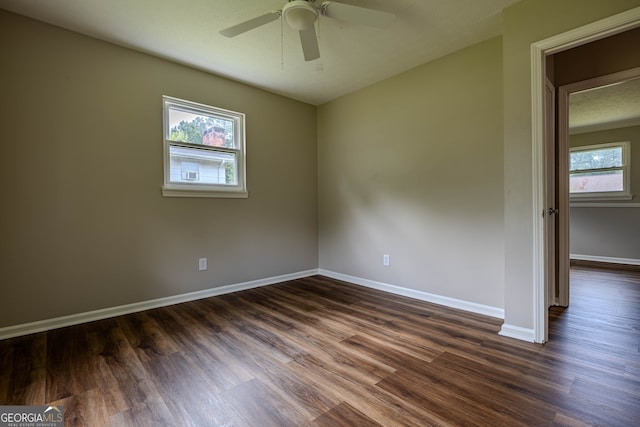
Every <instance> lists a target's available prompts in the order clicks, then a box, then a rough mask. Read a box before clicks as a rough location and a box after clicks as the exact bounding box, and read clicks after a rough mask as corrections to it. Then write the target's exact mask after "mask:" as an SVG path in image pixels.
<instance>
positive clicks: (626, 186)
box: [569, 141, 633, 202]
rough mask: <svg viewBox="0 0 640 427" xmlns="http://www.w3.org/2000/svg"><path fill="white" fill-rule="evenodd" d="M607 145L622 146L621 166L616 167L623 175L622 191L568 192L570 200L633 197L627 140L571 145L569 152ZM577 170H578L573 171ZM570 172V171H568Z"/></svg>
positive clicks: (623, 198)
mask: <svg viewBox="0 0 640 427" xmlns="http://www.w3.org/2000/svg"><path fill="white" fill-rule="evenodd" d="M609 147H622V166H621V167H620V168H616V169H622V176H623V182H622V185H623V190H622V191H601V192H592V193H571V192H570V193H569V199H570V200H571V201H572V202H582V201H597V200H603V201H609V200H631V199H633V194H631V188H630V186H631V143H630V142H629V141H622V142H608V143H605V144H594V145H582V146H577V147H571V148H570V149H569V151H570V152H575V151H591V150H597V149H601V148H609ZM575 172H579V171H575ZM569 174H571V171H569Z"/></svg>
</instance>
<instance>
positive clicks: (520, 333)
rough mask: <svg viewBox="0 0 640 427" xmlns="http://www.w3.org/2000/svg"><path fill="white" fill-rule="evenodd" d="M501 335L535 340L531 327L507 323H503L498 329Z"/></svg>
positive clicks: (522, 339) (530, 340)
mask: <svg viewBox="0 0 640 427" xmlns="http://www.w3.org/2000/svg"><path fill="white" fill-rule="evenodd" d="M499 334H500V335H502V336H503V337H509V338H515V339H517V340H521V341H528V342H535V341H536V340H535V338H536V335H535V332H534V330H533V329H527V328H522V327H520V326H514V325H508V324H506V323H504V324H503V325H502V328H501V329H500V333H499Z"/></svg>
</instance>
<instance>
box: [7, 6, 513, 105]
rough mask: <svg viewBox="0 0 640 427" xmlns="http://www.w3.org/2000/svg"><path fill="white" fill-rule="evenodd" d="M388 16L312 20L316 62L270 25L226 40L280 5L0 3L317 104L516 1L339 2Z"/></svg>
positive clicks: (471, 33)
mask: <svg viewBox="0 0 640 427" xmlns="http://www.w3.org/2000/svg"><path fill="white" fill-rule="evenodd" d="M338 2H339V3H346V4H351V5H355V6H361V7H368V8H371V9H376V10H381V11H385V12H391V13H394V14H395V15H396V19H395V21H394V22H393V24H392V25H391V26H390V27H389V28H386V29H377V28H369V27H365V26H361V25H355V24H349V23H345V22H341V21H338V20H336V19H330V18H326V17H321V18H320V21H319V23H318V24H317V25H318V35H319V45H320V53H321V57H320V59H317V60H314V61H311V62H305V61H304V59H303V57H302V50H301V48H300V40H299V37H298V34H297V32H295V31H294V30H293V29H291V28H289V27H288V26H286V25H281V21H280V20H277V21H274V22H271V23H269V24H266V25H264V26H262V27H260V28H257V29H255V30H252V31H249V32H247V33H244V34H241V35H239V36H237V37H235V38H232V39H229V38H225V37H223V36H221V35H220V34H219V33H218V32H219V31H220V30H221V29H224V28H226V27H229V26H232V25H235V24H237V23H239V22H242V21H245V20H247V19H250V18H253V17H256V16H258V15H261V14H264V13H267V12H270V11H273V10H280V9H281V8H282V7H283V6H284V4H286V0H180V1H158V0H46V1H45V0H0V8H2V9H6V10H9V11H13V12H15V13H19V14H22V15H25V16H29V17H32V18H35V19H38V20H41V21H45V22H48V23H51V24H54V25H57V26H60V27H63V28H67V29H70V30H73V31H77V32H80V33H83V34H87V35H89V36H93V37H96V38H100V39H104V40H107V41H110V42H113V43H116V44H120V45H123V46H127V47H130V48H133V49H136V50H140V51H143V52H148V53H151V54H154V55H157V56H160V57H164V58H168V59H171V60H173V61H176V62H179V63H183V64H188V65H190V66H193V67H196V68H199V69H203V70H206V71H209V72H212V73H215V74H218V75H222V76H226V77H229V78H231V79H234V80H239V81H242V82H245V83H249V84H251V85H254V86H257V87H261V88H264V89H267V90H270V91H272V92H275V93H279V94H283V95H286V96H289V97H291V98H294V99H298V100H302V101H305V102H309V103H311V104H322V103H325V102H327V101H330V100H332V99H335V98H337V97H340V96H342V95H345V94H347V93H350V92H352V91H355V90H357V89H360V88H362V87H365V86H368V85H371V84H373V83H376V82H378V81H380V80H383V79H385V78H388V77H391V76H393V75H395V74H398V73H400V72H403V71H405V70H408V69H410V68H413V67H415V66H418V65H420V64H423V63H425V62H428V61H430V60H433V59H436V58H438V57H441V56H444V55H446V54H448V53H451V52H454V51H456V50H459V49H461V48H463V47H466V46H468V45H471V44H474V43H477V42H480V41H483V40H486V39H488V38H491V37H494V36H497V35H499V34H501V32H502V13H501V12H502V10H503V9H504V8H505V7H507V6H509V5H511V4H513V3H516V2H517V0H393V1H390V0H338Z"/></svg>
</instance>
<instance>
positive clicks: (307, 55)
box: [299, 25, 320, 61]
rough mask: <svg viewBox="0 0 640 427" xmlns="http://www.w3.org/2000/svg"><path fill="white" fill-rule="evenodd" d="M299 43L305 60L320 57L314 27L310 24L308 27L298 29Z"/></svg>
mask: <svg viewBox="0 0 640 427" xmlns="http://www.w3.org/2000/svg"><path fill="white" fill-rule="evenodd" d="M299 33H300V43H301V44H302V53H303V54H304V60H305V61H313V60H314V59H318V58H320V48H319V47H318V37H317V36H316V27H315V26H313V25H312V26H311V27H309V29H307V30H304V31H299Z"/></svg>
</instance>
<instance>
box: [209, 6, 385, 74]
mask: <svg viewBox="0 0 640 427" xmlns="http://www.w3.org/2000/svg"><path fill="white" fill-rule="evenodd" d="M320 16H326V17H327V18H335V19H339V20H341V21H345V22H351V23H354V24H361V25H367V26H371V27H378V28H385V27H387V26H389V25H390V24H391V22H393V20H394V18H395V15H394V14H392V13H388V12H381V11H379V10H373V9H368V8H365V7H360V6H352V5H349V4H344V3H337V2H333V1H321V0H289V2H288V3H287V4H285V5H284V7H283V8H282V9H281V10H274V11H272V12H269V13H265V14H264V15H260V16H258V17H256V18H253V19H249V20H248V21H245V22H241V23H240V24H237V25H234V26H232V27H229V28H225V29H224V30H222V31H220V34H222V35H223V36H225V37H235V36H237V35H240V34H242V33H245V32H247V31H250V30H253V29H254V28H258V27H260V26H262V25H265V24H268V23H269V22H271V21H275V20H276V19H279V18H280V17H282V19H284V21H285V22H286V23H287V24H288V25H289V26H290V27H291V28H293V29H294V30H297V31H298V33H299V34H300V43H301V44H302V53H303V55H304V60H305V61H313V60H314V59H318V58H319V57H320V49H319V48H318V38H317V36H316V28H315V23H316V21H317V20H318V19H319V17H320Z"/></svg>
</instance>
